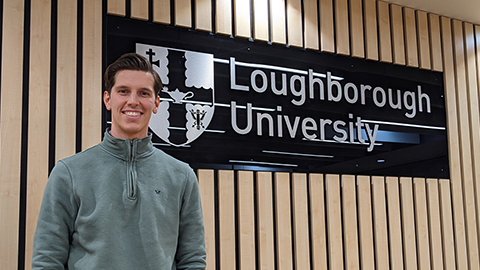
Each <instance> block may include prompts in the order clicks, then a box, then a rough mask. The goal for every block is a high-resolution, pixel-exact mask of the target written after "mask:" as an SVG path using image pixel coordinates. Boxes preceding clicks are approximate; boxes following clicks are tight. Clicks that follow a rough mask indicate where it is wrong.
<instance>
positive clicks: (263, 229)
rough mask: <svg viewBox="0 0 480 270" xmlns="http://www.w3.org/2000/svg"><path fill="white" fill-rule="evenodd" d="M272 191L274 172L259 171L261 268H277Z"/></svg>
mask: <svg viewBox="0 0 480 270" xmlns="http://www.w3.org/2000/svg"><path fill="white" fill-rule="evenodd" d="M272 191H273V179H272V173H270V172H257V192H256V194H257V220H258V221H257V239H258V243H257V244H258V265H259V266H260V269H275V249H274V229H273V228H274V227H273V226H274V225H273V192H272Z"/></svg>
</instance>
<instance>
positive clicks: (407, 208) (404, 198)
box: [400, 177, 430, 270]
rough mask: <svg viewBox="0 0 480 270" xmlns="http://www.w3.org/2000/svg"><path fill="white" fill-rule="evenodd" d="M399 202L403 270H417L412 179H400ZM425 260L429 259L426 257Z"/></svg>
mask: <svg viewBox="0 0 480 270" xmlns="http://www.w3.org/2000/svg"><path fill="white" fill-rule="evenodd" d="M400 201H401V209H402V228H403V258H404V266H405V270H416V269H417V265H418V264H417V247H416V237H415V214H414V210H413V188H412V178H410V177H400ZM427 259H430V258H429V257H427Z"/></svg>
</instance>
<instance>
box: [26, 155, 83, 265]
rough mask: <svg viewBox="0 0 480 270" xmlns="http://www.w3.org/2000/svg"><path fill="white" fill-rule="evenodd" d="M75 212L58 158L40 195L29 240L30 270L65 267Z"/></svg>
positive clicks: (68, 177)
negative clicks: (31, 249) (33, 232)
mask: <svg viewBox="0 0 480 270" xmlns="http://www.w3.org/2000/svg"><path fill="white" fill-rule="evenodd" d="M76 213H77V204H76V202H75V198H74V194H73V186H72V180H71V175H70V173H69V171H68V168H67V167H66V166H65V164H64V163H62V162H61V161H60V162H59V163H57V165H56V166H55V168H54V169H53V170H52V173H51V174H50V177H49V179H48V182H47V186H46V187H45V192H44V194H43V200H42V205H41V208H40V214H39V216H38V221H37V228H36V230H35V236H34V241H33V257H32V269H33V270H35V269H65V265H66V263H67V259H68V253H69V248H70V239H71V235H72V232H73V224H74V221H75V217H76Z"/></svg>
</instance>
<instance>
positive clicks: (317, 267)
mask: <svg viewBox="0 0 480 270" xmlns="http://www.w3.org/2000/svg"><path fill="white" fill-rule="evenodd" d="M308 183H309V188H310V225H311V230H310V231H311V237H312V240H311V242H312V252H311V254H312V270H322V269H327V237H326V234H325V232H326V231H327V230H326V227H325V190H324V180H323V175H322V174H315V173H312V174H310V175H309V182H308Z"/></svg>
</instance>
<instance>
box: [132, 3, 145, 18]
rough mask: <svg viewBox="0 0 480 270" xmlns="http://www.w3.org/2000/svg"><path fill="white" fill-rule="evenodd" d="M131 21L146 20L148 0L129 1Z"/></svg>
mask: <svg viewBox="0 0 480 270" xmlns="http://www.w3.org/2000/svg"><path fill="white" fill-rule="evenodd" d="M130 8H131V14H130V17H131V18H132V19H138V20H144V21H147V20H148V0H130Z"/></svg>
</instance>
